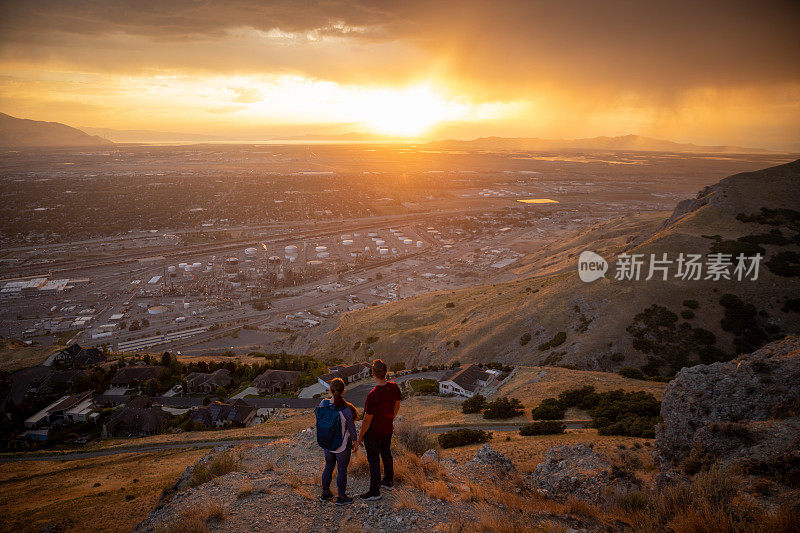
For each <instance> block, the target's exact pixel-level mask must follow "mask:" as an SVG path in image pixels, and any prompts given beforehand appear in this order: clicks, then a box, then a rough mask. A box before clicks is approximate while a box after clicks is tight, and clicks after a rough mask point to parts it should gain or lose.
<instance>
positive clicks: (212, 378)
mask: <svg viewBox="0 0 800 533" xmlns="http://www.w3.org/2000/svg"><path fill="white" fill-rule="evenodd" d="M185 381H186V392H189V393H195V392H204V393H206V394H211V393H213V392H214V391H216V390H217V389H218V388H219V387H222V388H223V389H224V388H225V387H227V386H228V385H230V384H231V381H233V380H232V379H231V373H230V372H229V371H228V369H226V368H220V369H219V370H215V371H214V372H210V373H207V374H204V373H203V372H192V373H191V374H187V375H186V378H185Z"/></svg>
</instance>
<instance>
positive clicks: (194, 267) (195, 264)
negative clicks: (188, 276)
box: [192, 263, 203, 270]
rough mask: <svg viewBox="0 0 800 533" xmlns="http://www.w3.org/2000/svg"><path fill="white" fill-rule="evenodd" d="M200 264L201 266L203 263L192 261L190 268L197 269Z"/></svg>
mask: <svg viewBox="0 0 800 533" xmlns="http://www.w3.org/2000/svg"><path fill="white" fill-rule="evenodd" d="M201 266H203V263H192V268H193V269H194V270H197V269H198V268H200V267H201Z"/></svg>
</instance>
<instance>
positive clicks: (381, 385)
mask: <svg viewBox="0 0 800 533" xmlns="http://www.w3.org/2000/svg"><path fill="white" fill-rule="evenodd" d="M386 370H387V369H386V363H384V362H383V361H381V360H380V359H376V360H375V361H374V362H373V363H372V375H373V377H374V378H375V387H373V388H372V390H371V391H370V392H369V394H367V401H366V403H365V404H364V420H363V422H362V423H361V432H360V433H358V438H357V440H356V426H355V420H356V419H357V418H358V410H357V409H356V408H355V406H354V405H353V404H351V403H350V402H348V401H347V400H345V399H344V381H343V380H342V379H340V378H335V379H334V380H333V381H331V395H332V396H333V398H332V399H326V400H323V401H322V403H320V405H319V406H318V407H317V409H316V416H317V442H318V443H319V444H320V446H322V448H323V449H324V450H325V469H324V470H323V471H322V495H321V496H320V499H321V500H323V501H324V500H329V499H330V498H333V493H332V492H331V489H330V486H331V480H332V478H333V469H334V467H336V468H337V470H338V472H337V474H336V486H337V490H338V495H337V498H336V505H346V504H348V503H352V501H353V499H352V498H350V497H349V496H347V466H348V465H349V464H350V454H351V452H356V453H357V452H358V447H359V446H360V445H361V444H363V445H364V449H365V450H366V452H367V461H368V462H369V491H367V492H365V493H364V494H361V495H360V496H359V497H360V498H361V499H363V500H379V499H380V498H381V489H384V490H392V489H393V488H394V463H393V462H392V451H391V445H392V431H393V429H394V426H393V421H394V418H395V416H397V411H398V410H399V409H400V398H401V394H400V387H398V386H397V383H394V382H392V381H386ZM381 461H382V462H383V478H382V479H381Z"/></svg>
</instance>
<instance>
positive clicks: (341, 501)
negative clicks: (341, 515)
mask: <svg viewBox="0 0 800 533" xmlns="http://www.w3.org/2000/svg"><path fill="white" fill-rule="evenodd" d="M351 503H353V498H351V497H350V496H345V497H344V498H336V505H348V504H351Z"/></svg>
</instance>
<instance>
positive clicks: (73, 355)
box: [52, 344, 106, 368]
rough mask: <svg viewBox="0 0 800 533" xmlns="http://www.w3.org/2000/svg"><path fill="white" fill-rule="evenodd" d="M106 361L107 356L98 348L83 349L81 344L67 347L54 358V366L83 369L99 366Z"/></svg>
mask: <svg viewBox="0 0 800 533" xmlns="http://www.w3.org/2000/svg"><path fill="white" fill-rule="evenodd" d="M105 361H106V356H105V355H103V352H101V351H100V350H98V349H97V348H88V349H87V348H83V347H81V345H80V344H73V345H71V346H67V347H66V348H64V349H63V350H61V351H60V352H57V353H55V354H54V355H53V357H52V365H53V366H68V367H70V368H81V367H89V366H94V365H99V364H100V363H104V362H105Z"/></svg>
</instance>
